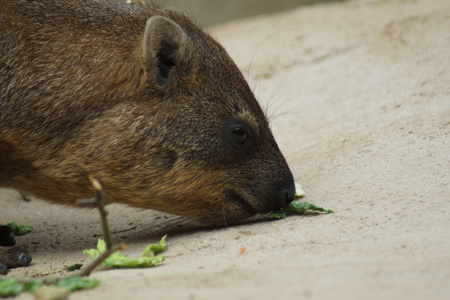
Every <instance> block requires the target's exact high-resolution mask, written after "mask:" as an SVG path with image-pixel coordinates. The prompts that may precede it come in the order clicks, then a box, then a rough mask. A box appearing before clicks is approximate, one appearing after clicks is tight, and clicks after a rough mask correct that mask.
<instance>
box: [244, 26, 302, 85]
mask: <svg viewBox="0 0 450 300" xmlns="http://www.w3.org/2000/svg"><path fill="white" fill-rule="evenodd" d="M291 30H294V29H284V30H280V31H277V32H274V33H272V34H270V35H268V36H267V37H266V38H265V39H264V40H263V41H262V42H261V43H259V45H258V47H256V49H255V51H254V52H253V55H252V58H251V59H250V63H249V64H248V70H247V81H250V70H251V69H252V63H253V59H254V58H255V55H256V53H257V52H258V50H259V48H261V47H262V45H264V43H265V42H267V40H269V39H270V38H271V37H273V36H274V35H277V34H280V33H281V32H284V31H291Z"/></svg>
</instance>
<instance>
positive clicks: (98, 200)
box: [77, 175, 126, 276]
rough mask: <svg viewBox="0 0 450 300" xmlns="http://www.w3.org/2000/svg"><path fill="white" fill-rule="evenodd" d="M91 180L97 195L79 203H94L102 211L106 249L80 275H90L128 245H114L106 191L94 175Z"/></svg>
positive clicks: (101, 217)
mask: <svg viewBox="0 0 450 300" xmlns="http://www.w3.org/2000/svg"><path fill="white" fill-rule="evenodd" d="M89 180H90V181H91V183H92V186H93V187H94V190H95V197H94V198H93V199H92V198H91V199H85V200H81V201H79V204H81V205H94V206H95V207H97V209H98V211H99V212H100V219H101V221H102V229H103V237H104V239H105V243H106V251H105V252H103V253H102V254H101V255H100V256H99V257H97V259H96V260H94V261H93V262H92V263H91V264H89V265H88V266H87V267H86V268H84V269H83V270H81V271H80V272H79V274H77V275H79V276H89V274H91V272H92V271H93V270H94V269H95V268H96V267H97V266H99V265H100V264H101V263H102V262H103V261H104V260H105V259H106V258H108V256H110V255H111V254H113V253H114V252H116V251H117V250H124V249H125V248H126V245H125V244H124V243H121V244H120V245H114V242H113V237H112V233H111V229H110V228H109V224H108V218H107V215H108V212H107V211H106V209H105V205H104V203H103V199H104V198H105V191H104V190H103V187H102V184H101V183H100V181H99V180H98V179H96V178H95V177H94V176H92V175H89Z"/></svg>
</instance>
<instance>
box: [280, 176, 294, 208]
mask: <svg viewBox="0 0 450 300" xmlns="http://www.w3.org/2000/svg"><path fill="white" fill-rule="evenodd" d="M278 197H279V200H278V202H279V203H280V207H285V206H287V205H288V204H289V203H291V202H292V201H294V197H295V185H294V181H292V182H291V181H290V182H288V183H287V184H285V185H284V186H283V187H282V188H281V190H280V193H279V196H278Z"/></svg>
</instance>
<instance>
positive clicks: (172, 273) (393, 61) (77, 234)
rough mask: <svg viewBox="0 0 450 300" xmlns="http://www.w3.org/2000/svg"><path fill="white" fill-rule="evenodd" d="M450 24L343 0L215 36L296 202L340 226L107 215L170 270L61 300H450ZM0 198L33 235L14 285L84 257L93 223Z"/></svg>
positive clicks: (108, 277) (115, 274)
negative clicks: (162, 256) (254, 104)
mask: <svg viewBox="0 0 450 300" xmlns="http://www.w3.org/2000/svg"><path fill="white" fill-rule="evenodd" d="M449 28H450V2H449V1H447V0H434V1H429V0H402V1H400V0H399V1H388V0H384V1H383V0H379V1H375V0H371V1H369V0H367V1H363V0H361V1H349V2H345V3H335V4H324V5H316V6H310V7H305V8H299V9H296V10H292V11H290V12H286V13H283V14H279V15H273V16H268V17H267V16H266V17H260V18H253V19H248V20H243V21H238V22H233V23H229V24H226V25H222V26H219V27H216V28H213V29H212V33H213V35H214V36H216V37H218V38H219V40H221V41H222V43H223V44H224V46H225V47H226V48H227V49H228V50H229V52H230V54H231V56H232V57H233V58H234V59H235V60H236V61H237V63H238V65H239V66H240V67H241V69H242V70H243V72H244V74H249V79H250V82H251V85H252V86H254V87H255V91H256V94H258V95H259V99H261V103H262V105H263V106H265V107H267V108H268V113H269V115H271V116H273V121H272V128H273V130H274V133H275V136H276V137H277V140H278V142H279V144H280V147H281V148H282V150H283V152H284V154H285V156H286V157H287V159H288V161H289V163H290V165H291V168H292V170H293V172H294V175H295V177H296V178H297V181H299V182H301V183H302V184H303V187H304V189H305V191H306V193H307V198H306V201H309V202H312V203H315V204H318V205H322V206H324V207H326V208H331V209H334V211H335V214H332V215H310V216H306V217H290V218H287V219H285V220H281V221H274V222H259V223H250V224H246V225H241V226H234V227H231V228H224V229H208V228H206V229H205V228H197V227H195V226H194V225H192V224H189V223H186V222H184V221H179V219H178V218H176V217H173V216H166V215H162V214H158V213H155V212H152V211H137V210H134V209H128V208H126V209H125V208H123V207H121V206H113V207H110V208H109V210H110V211H111V214H110V215H111V221H112V227H113V230H114V231H115V232H116V235H115V238H116V240H117V241H119V240H125V241H126V242H127V243H129V246H130V247H129V250H128V251H127V253H128V254H130V255H138V253H140V252H141V251H142V250H143V248H144V247H145V245H146V244H148V243H151V242H155V241H157V240H159V238H160V237H161V236H162V235H163V234H165V233H167V232H168V233H169V236H168V238H167V241H168V246H169V248H168V250H167V252H166V255H167V259H166V262H165V263H164V265H161V266H159V267H157V268H151V269H139V270H113V271H102V272H96V273H95V274H94V275H93V276H94V277H96V278H99V279H101V280H102V281H103V284H102V285H101V286H100V287H98V288H96V289H93V290H90V291H83V292H79V293H78V294H74V295H73V296H71V297H73V298H74V299H76V298H78V297H79V298H80V299H81V298H83V299H116V298H117V299H118V298H121V299H122V298H125V299H126V298H129V299H144V298H145V299H149V298H155V299H299V298H304V299H448V297H449V294H450V285H449V282H450V230H449V228H450V209H449V208H450V183H449V182H450V176H449V173H450V172H449V171H450V51H449V49H450V31H449ZM250 62H251V63H250ZM249 65H250V67H249ZM0 197H1V210H0V220H1V223H6V222H9V221H13V220H14V221H18V222H21V223H25V224H32V225H36V230H35V231H34V233H33V234H30V235H29V236H25V237H23V238H20V239H19V244H21V245H28V248H29V249H30V250H32V251H34V260H33V262H34V263H33V265H32V266H31V267H29V268H24V269H15V270H13V271H11V272H10V275H11V276H37V275H38V274H43V275H47V274H59V273H60V272H61V271H62V270H63V269H64V266H67V265H70V264H73V263H76V262H80V261H86V260H87V259H86V258H85V257H84V256H83V254H81V252H82V249H85V248H88V247H93V246H94V245H95V240H96V238H97V237H96V236H94V235H96V234H100V233H101V230H100V225H99V224H98V219H97V212H96V211H89V210H73V209H67V208H64V207H58V206H54V205H48V204H45V203H43V202H40V201H33V202H31V203H25V202H20V201H19V200H18V198H19V196H18V194H17V193H16V192H15V191H4V190H3V191H0ZM24 214H26V217H24V216H22V215H24ZM243 246H245V247H246V251H245V252H244V253H240V251H239V250H240V248H241V247H243ZM163 297H164V298H163ZM30 298H31V296H30V295H24V296H21V297H20V298H19V299H30Z"/></svg>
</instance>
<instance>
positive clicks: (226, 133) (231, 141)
mask: <svg viewBox="0 0 450 300" xmlns="http://www.w3.org/2000/svg"><path fill="white" fill-rule="evenodd" d="M222 138H223V141H224V143H225V144H226V145H227V146H228V148H230V150H232V151H239V152H242V151H247V150H249V149H251V147H252V146H253V139H254V138H253V130H252V129H251V128H250V126H248V125H247V124H246V123H244V122H242V121H238V120H230V121H228V122H227V123H225V125H224V127H223V130H222Z"/></svg>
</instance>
